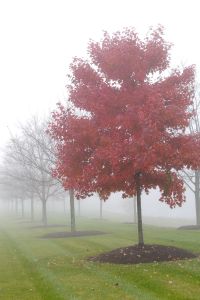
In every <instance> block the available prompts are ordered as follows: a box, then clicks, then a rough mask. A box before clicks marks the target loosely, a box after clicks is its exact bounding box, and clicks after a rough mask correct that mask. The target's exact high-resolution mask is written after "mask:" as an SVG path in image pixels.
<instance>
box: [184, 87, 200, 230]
mask: <svg viewBox="0 0 200 300" xmlns="http://www.w3.org/2000/svg"><path fill="white" fill-rule="evenodd" d="M191 109H192V111H193V112H194V113H193V114H192V117H191V119H190V123H189V131H190V133H191V134H200V87H199V85H196V88H195V97H194V101H193V105H192V107H191ZM180 174H181V176H182V178H183V180H184V182H185V184H186V186H187V187H189V189H190V190H191V191H192V192H193V193H194V197H195V212H196V225H200V170H199V169H197V170H187V169H185V170H183V171H182V172H181V173H180Z"/></svg>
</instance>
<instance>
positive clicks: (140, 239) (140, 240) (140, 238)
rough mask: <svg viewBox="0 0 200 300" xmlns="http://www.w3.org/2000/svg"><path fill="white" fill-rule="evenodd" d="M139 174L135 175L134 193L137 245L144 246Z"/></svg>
mask: <svg viewBox="0 0 200 300" xmlns="http://www.w3.org/2000/svg"><path fill="white" fill-rule="evenodd" d="M140 177H141V173H137V174H136V175H135V180H136V191H137V219H138V245H139V246H144V239H143V229H142V207H141V185H140Z"/></svg>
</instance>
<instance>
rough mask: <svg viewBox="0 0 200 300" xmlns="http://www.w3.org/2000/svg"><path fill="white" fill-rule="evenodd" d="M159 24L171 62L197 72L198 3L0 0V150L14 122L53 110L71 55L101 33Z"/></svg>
mask: <svg viewBox="0 0 200 300" xmlns="http://www.w3.org/2000/svg"><path fill="white" fill-rule="evenodd" d="M158 23H160V24H163V25H164V26H165V28H166V39H167V40H168V41H170V42H173V43H174V48H173V62H177V63H180V62H183V63H185V64H190V63H192V64H193V63H194V64H196V65H197V68H199V69H200V43H199V29H200V18H199V8H198V1H195V0H190V1H184V0H183V1H181V0H180V1H178V0H176V1H175V0H174V1H169V0H168V1H159V0H158V1H156V0H155V1H153V0H151V1H149V0H146V1H145V0H143V1H142V0H140V1H135V0H123V1H120V0H109V1H108V0H107V1H105V0H101V1H97V0H73V1H70V0H65V1H64V0H63V1H62V0H47V1H46V0H18V1H16V0H0V102H1V107H0V136H1V140H0V145H2V144H3V143H4V142H5V140H6V138H7V137H8V130H7V127H9V128H11V129H12V130H14V126H15V124H16V123H17V121H24V120H25V119H27V118H29V116H31V115H33V114H35V113H37V114H40V115H42V114H43V113H45V112H48V111H50V110H52V109H53V108H54V107H55V103H56V102H58V101H59V100H62V99H64V98H65V97H66V90H65V84H66V74H67V73H68V66H69V63H70V61H71V59H72V57H73V56H75V55H76V56H84V55H85V51H86V47H87V43H88V40H89V39H90V38H92V39H96V40H99V39H100V38H101V36H102V31H103V30H108V31H111V32H112V31H115V30H119V29H122V28H123V27H124V26H134V27H135V28H136V30H137V31H138V32H139V33H140V32H141V33H145V32H146V31H147V29H148V27H149V26H151V25H153V26H154V25H157V24H158Z"/></svg>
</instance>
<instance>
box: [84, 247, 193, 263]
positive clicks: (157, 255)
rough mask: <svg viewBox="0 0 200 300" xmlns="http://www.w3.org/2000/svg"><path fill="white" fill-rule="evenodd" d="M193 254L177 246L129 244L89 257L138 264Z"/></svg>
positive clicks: (177, 258)
mask: <svg viewBox="0 0 200 300" xmlns="http://www.w3.org/2000/svg"><path fill="white" fill-rule="evenodd" d="M195 257H197V256H196V255H195V254H193V253H191V252H189V251H186V250H184V249H180V248H177V247H170V246H163V245H144V246H138V245H135V246H129V247H123V248H118V249H115V250H112V251H110V252H106V253H102V254H100V255H97V256H93V257H90V258H89V260H90V261H98V262H102V263H103V262H106V263H114V264H140V263H155V262H161V261H174V260H181V259H187V258H195Z"/></svg>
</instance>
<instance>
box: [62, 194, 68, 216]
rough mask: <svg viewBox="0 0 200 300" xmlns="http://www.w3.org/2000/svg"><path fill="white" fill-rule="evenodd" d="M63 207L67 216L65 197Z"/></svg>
mask: <svg viewBox="0 0 200 300" xmlns="http://www.w3.org/2000/svg"><path fill="white" fill-rule="evenodd" d="M63 209H64V214H65V216H67V210H66V204H65V198H64V199H63Z"/></svg>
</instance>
